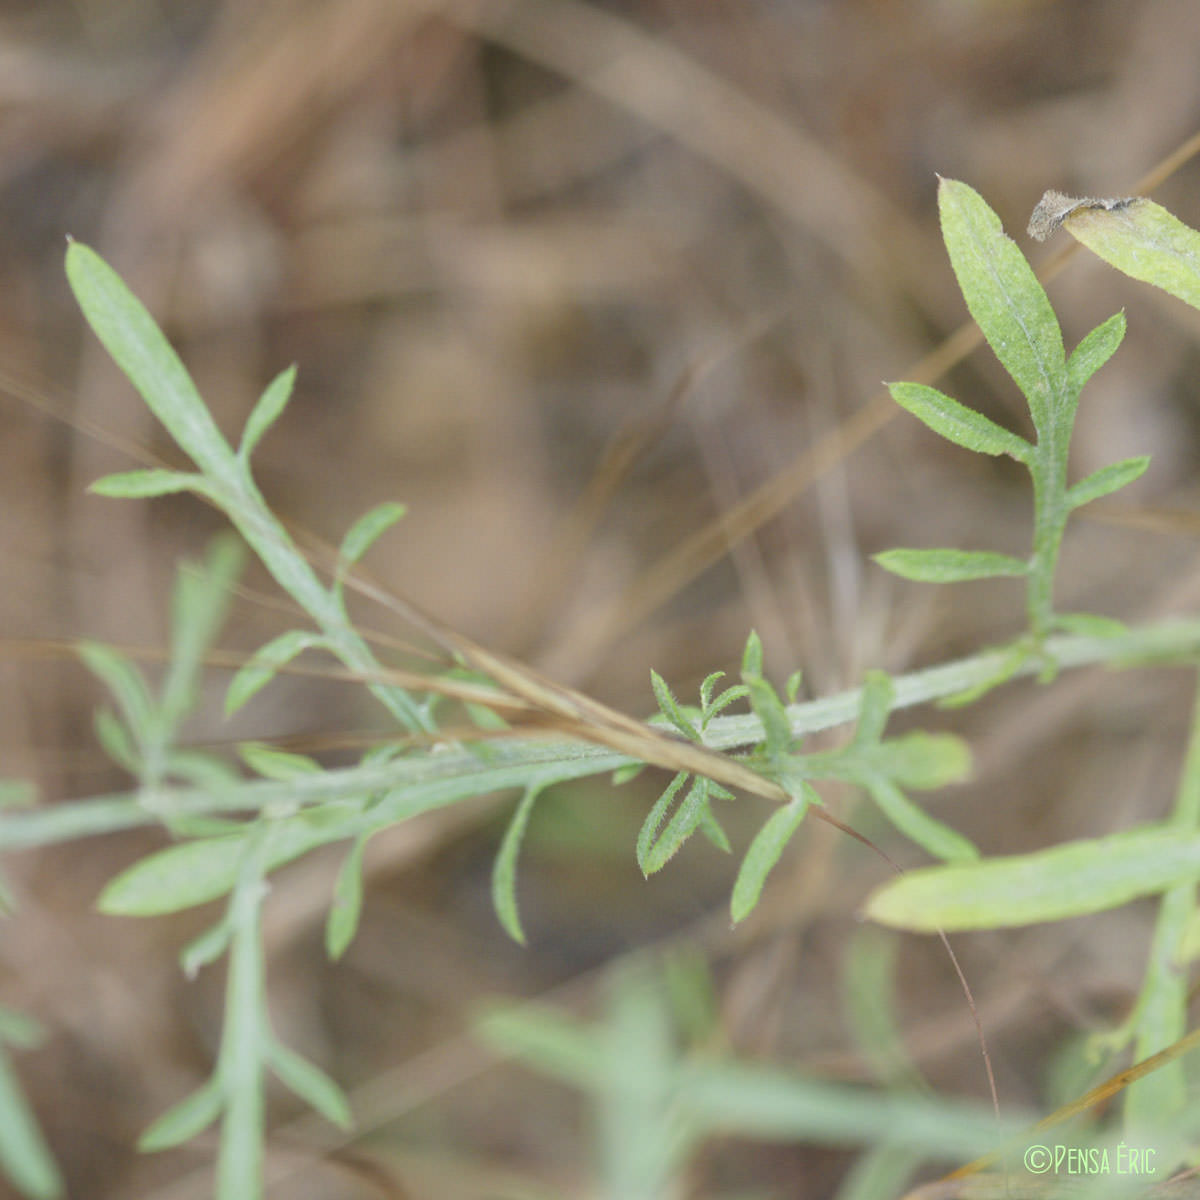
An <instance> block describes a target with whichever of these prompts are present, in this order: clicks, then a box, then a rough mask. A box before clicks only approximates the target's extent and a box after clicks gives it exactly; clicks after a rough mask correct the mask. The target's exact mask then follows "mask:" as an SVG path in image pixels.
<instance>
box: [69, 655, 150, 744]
mask: <svg viewBox="0 0 1200 1200" xmlns="http://www.w3.org/2000/svg"><path fill="white" fill-rule="evenodd" d="M77 650H78V653H79V657H80V658H82V659H83V661H84V664H85V665H86V666H87V668H88V670H89V671H91V673H92V674H93V675H95V676H96V677H97V678H98V679H99V680H100V681H101V682H102V683H103V684H104V685H105V687H107V688H108V690H109V691H110V692H112V694H113V698H114V699H115V700H116V702H117V704H118V705H119V706H120V709H121V715H122V716H123V717H124V718H125V724H126V726H127V727H128V729H129V732H130V734H131V735H132V736H133V738H134V739H135V740H137V741H147V740H149V737H150V735H151V733H152V727H153V724H154V702H153V700H152V699H151V696H150V692H149V690H148V689H147V687H146V681H145V680H144V679H143V678H142V676H141V674H140V672H139V671H138V669H137V668H136V667H135V666H134V665H133V663H131V662H130V661H129V659H127V658H126V657H125V655H123V654H122V653H121V652H120V651H119V650H115V649H113V647H111V646H105V645H103V644H101V643H100V642H80V643H79V645H78V647H77Z"/></svg>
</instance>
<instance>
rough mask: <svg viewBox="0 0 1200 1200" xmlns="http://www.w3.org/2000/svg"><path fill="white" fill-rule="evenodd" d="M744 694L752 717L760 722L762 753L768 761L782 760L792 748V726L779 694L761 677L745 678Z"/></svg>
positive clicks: (749, 676) (750, 676)
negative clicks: (748, 702)
mask: <svg viewBox="0 0 1200 1200" xmlns="http://www.w3.org/2000/svg"><path fill="white" fill-rule="evenodd" d="M745 686H746V694H747V696H748V697H749V699H750V707H751V708H752V709H753V710H754V715H755V716H756V717H757V718H758V719H759V720H760V721H761V722H762V727H763V743H762V752H763V754H764V755H765V756H766V758H767V760H768V761H774V760H776V759H779V758H782V757H783V756H784V755H786V754H787V752H788V751H789V750H790V749H791V748H792V743H793V741H794V739H793V737H792V726H791V723H790V722H789V721H788V715H787V709H786V708H784V706H783V701H782V700H780V698H779V693H778V692H776V691H775V689H774V688H773V687H772V686H771V685H770V683H768V682H767V680H765V679H763V678H762V676H761V675H747V676H746V682H745Z"/></svg>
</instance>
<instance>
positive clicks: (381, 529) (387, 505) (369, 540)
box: [338, 500, 408, 570]
mask: <svg viewBox="0 0 1200 1200" xmlns="http://www.w3.org/2000/svg"><path fill="white" fill-rule="evenodd" d="M407 511H408V509H407V508H406V506H405V505H403V504H398V503H396V502H395V501H394V500H387V501H385V502H384V503H383V504H379V505H376V507H375V508H373V509H371V510H370V511H369V512H365V513H363V515H362V516H361V517H359V518H358V520H357V521H355V522H354V524H353V525H351V526H350V528H349V529H348V530H347V531H346V536H345V537H344V538H342V545H341V548H340V549H339V551H338V558H339V560H340V563H341V566H342V569H343V570H344V569H345V568H346V567H347V566H349V565H351V564H352V563H356V562H358V560H359V559H360V558H362V556H363V555H364V554H366V552H367V551H368V550H369V549H370V548H371V547H372V546H373V545H374V544H375V542H376V541H377V540H378V539H379V538H380V537H381V536H382V535H383V534H384V533H386V532H387V531H388V530H389V529H391V527H392V526H393V525H395V524H396V522H397V521H399V520H401V518H403V516H404V514H405V513H406V512H407Z"/></svg>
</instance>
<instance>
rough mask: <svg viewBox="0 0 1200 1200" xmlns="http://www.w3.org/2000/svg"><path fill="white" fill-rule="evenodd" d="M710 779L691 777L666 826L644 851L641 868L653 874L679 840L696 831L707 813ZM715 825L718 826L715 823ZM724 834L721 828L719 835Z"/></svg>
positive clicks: (679, 844)
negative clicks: (688, 785)
mask: <svg viewBox="0 0 1200 1200" xmlns="http://www.w3.org/2000/svg"><path fill="white" fill-rule="evenodd" d="M710 786H711V785H710V783H709V781H708V780H707V779H705V778H703V776H701V777H698V778H696V779H693V780H692V786H691V787H690V788H688V792H687V795H686V796H684V798H683V800H682V801H681V802H680V805H679V807H678V808H677V809H676V810H675V812H674V814H673V815H672V817H671V819H670V821H668V822H667V826H666V828H665V829H664V830H663V831H662V833H661V834H659V836H658V837H657V838H655V839H654V841H653V843H652V844H651V846H650V848H649V850H648V851H647V853H646V857H645V863H644V865H643V868H642V869H643V871H644V872H645V873H646V874H647V875H653V874H654V873H655V872H656V871H661V870H662V869H663V867H665V866H666V865H667V863H668V862H670V861H671V859H672V858H674V857H675V855H676V854H677V853H678V852H679V850H680V848H681V847H682V846H683V843H684V842H686V841H687V840H688V838H689V837H691V836H692V834H693V833H695V832H696V828H697V827H698V826H699V825H701V824H702V823H703V821H704V816H705V814H706V813H708V812H709V811H710V810H709V807H708V790H709V787H710ZM718 829H719V826H718ZM719 836H721V837H723V836H724V831H723V830H721V832H720V835H719Z"/></svg>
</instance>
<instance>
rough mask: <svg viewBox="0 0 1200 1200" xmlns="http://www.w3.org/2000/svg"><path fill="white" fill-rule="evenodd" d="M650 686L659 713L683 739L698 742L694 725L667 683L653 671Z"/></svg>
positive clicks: (698, 735) (697, 734)
mask: <svg viewBox="0 0 1200 1200" xmlns="http://www.w3.org/2000/svg"><path fill="white" fill-rule="evenodd" d="M650 686H651V687H652V688H653V689H654V698H655V700H657V701H658V708H659V711H660V712H661V713H662V715H663V716H664V717H666V718H667V720H668V721H670V722H671V724H672V725H674V726H675V728H676V729H678V730H679V732H680V733H682V734H683V736H684V737H685V738H687V739H688V741H690V742H698V741H699V740H700V734H699V732H698V731H697V729H696V727H695V725H693V724H692V722H691V720H690V719H689V718H688V715H687V713H685V712H684V711H683V708H682V706H681V705H680V703H679V701H678V700H676V699H675V694H674V693H673V692H672V691H671V689H670V687H668V685H667V681H666V680H665V679H664V678H663V677H662V676H661V675H660V674H659V673H658V672H657V671H655V670H653V669H652V670H651V671H650Z"/></svg>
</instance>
